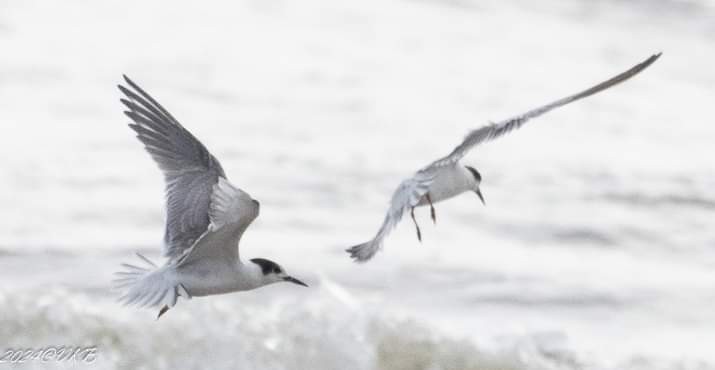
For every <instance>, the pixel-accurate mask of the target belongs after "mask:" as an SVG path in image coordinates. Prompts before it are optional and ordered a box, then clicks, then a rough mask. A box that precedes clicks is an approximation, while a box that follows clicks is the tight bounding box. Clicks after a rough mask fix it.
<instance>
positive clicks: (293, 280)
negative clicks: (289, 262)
mask: <svg viewBox="0 0 715 370" xmlns="http://www.w3.org/2000/svg"><path fill="white" fill-rule="evenodd" d="M283 281H288V282H291V283H293V284H298V285H302V286H304V287H307V286H308V284H306V283H304V282H302V281H300V280H298V279H296V278H294V277H292V276H286V277H284V278H283Z"/></svg>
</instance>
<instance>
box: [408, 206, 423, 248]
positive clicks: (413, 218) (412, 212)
mask: <svg viewBox="0 0 715 370" xmlns="http://www.w3.org/2000/svg"><path fill="white" fill-rule="evenodd" d="M410 216H412V222H414V223H415V229H417V240H419V241H420V243H422V232H420V225H418V224H417V219H415V207H412V209H410Z"/></svg>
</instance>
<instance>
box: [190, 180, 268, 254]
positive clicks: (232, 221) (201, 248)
mask: <svg viewBox="0 0 715 370" xmlns="http://www.w3.org/2000/svg"><path fill="white" fill-rule="evenodd" d="M259 208H260V207H259V205H258V202H257V201H255V200H253V198H251V196H250V195H248V193H246V192H245V191H243V190H241V189H239V188H237V187H235V186H233V185H232V184H231V183H230V182H229V181H228V180H226V179H225V178H223V177H219V179H218V182H217V183H216V184H215V185H214V186H213V191H212V194H211V204H210V207H209V220H210V223H209V226H208V228H207V230H206V232H205V233H204V234H203V235H202V236H201V237H200V238H199V240H198V241H197V242H196V243H194V245H193V246H192V247H191V248H190V249H188V250H187V252H186V253H185V257H184V258H181V259H180V260H179V261H178V263H179V264H185V263H188V262H191V261H194V260H198V259H201V258H212V259H221V260H230V261H233V262H234V263H236V262H238V261H239V252H238V242H239V240H240V239H241V236H242V235H243V232H244V231H246V229H247V228H248V226H249V225H251V223H252V222H253V220H255V219H256V217H258V212H259Z"/></svg>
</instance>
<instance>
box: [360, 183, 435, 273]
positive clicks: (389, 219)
mask: <svg viewBox="0 0 715 370" xmlns="http://www.w3.org/2000/svg"><path fill="white" fill-rule="evenodd" d="M435 174H436V173H435V172H434V171H421V172H417V173H416V174H415V175H414V176H413V177H411V178H409V179H407V180H404V181H402V182H401V183H400V185H399V186H398V187H397V189H395V192H394V193H393V194H392V200H391V201H390V208H389V209H388V210H387V214H386V215H385V219H384V221H383V222H382V226H380V230H378V232H377V234H375V237H374V238H372V239H371V240H369V241H367V242H365V243H362V244H358V245H356V246H353V247H350V248H348V249H347V252H348V253H350V257H351V258H353V259H354V260H355V261H356V262H366V261H367V260H369V259H371V258H372V257H373V256H375V254H376V253H377V252H378V251H379V250H380V249H381V248H382V242H383V240H384V239H385V237H387V235H388V234H389V233H390V232H391V231H392V230H393V229H394V228H395V226H397V224H398V223H399V222H400V220H402V216H403V215H404V213H405V211H407V210H408V209H410V208H412V207H415V206H417V204H418V203H419V202H420V199H422V197H423V196H424V195H425V194H427V192H428V191H429V187H430V185H431V184H432V182H433V181H434V178H435Z"/></svg>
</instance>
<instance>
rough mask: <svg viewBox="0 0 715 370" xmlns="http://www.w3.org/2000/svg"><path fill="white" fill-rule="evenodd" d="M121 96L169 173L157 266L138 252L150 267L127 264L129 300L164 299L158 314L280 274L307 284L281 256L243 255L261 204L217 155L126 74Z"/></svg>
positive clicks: (124, 277) (124, 282) (124, 286)
mask: <svg viewBox="0 0 715 370" xmlns="http://www.w3.org/2000/svg"><path fill="white" fill-rule="evenodd" d="M124 80H125V81H126V83H127V84H128V85H129V87H130V88H126V87H124V86H121V85H119V86H118V87H119V90H120V91H121V92H122V93H123V94H124V95H125V96H126V99H121V102H122V103H123V104H124V105H125V106H126V107H127V108H128V110H127V111H125V112H124V114H126V115H127V116H128V117H129V118H130V119H131V120H132V121H133V122H134V123H132V124H130V125H129V127H131V128H132V129H133V130H134V131H135V132H136V134H137V138H139V140H140V141H141V142H142V143H143V144H144V147H145V149H146V150H147V152H149V154H151V156H152V157H153V158H154V161H156V163H157V164H158V165H159V168H160V169H161V170H162V172H163V173H164V180H165V182H166V227H165V232H164V255H165V256H166V257H168V260H167V262H166V264H164V265H163V266H161V267H159V266H157V265H155V264H154V263H153V262H151V261H150V260H149V259H147V258H146V257H144V256H142V255H141V254H138V253H137V255H138V256H139V257H140V258H141V259H142V260H144V262H146V263H147V264H149V267H148V268H146V267H139V266H136V265H130V264H122V266H123V267H124V268H125V269H126V270H125V271H120V272H117V273H115V274H116V275H117V276H118V278H117V279H116V280H114V284H115V287H116V288H118V289H119V290H122V291H124V294H123V295H122V297H121V298H120V301H122V302H123V303H124V304H126V305H131V304H136V305H138V306H142V307H147V306H148V307H160V306H161V309H160V310H159V315H158V316H157V319H158V318H159V317H161V315H163V314H164V313H165V312H166V311H167V310H168V309H169V308H171V307H174V305H175V304H176V301H177V299H178V297H180V296H181V297H184V298H185V299H191V297H199V296H207V295H214V294H224V293H231V292H238V291H243V290H251V289H256V288H260V287H262V286H265V285H268V284H273V283H277V282H290V283H294V284H298V285H302V286H306V287H307V286H308V285H306V284H305V283H303V282H302V281H300V280H298V279H296V278H294V277H292V276H290V275H288V274H287V273H286V271H285V270H284V269H283V268H282V267H281V266H279V265H278V264H277V263H275V262H273V261H270V260H267V259H264V258H254V259H252V260H250V262H248V263H243V262H242V261H241V259H240V258H239V253H238V243H239V241H240V239H241V236H242V235H243V233H244V231H246V229H247V228H248V226H249V225H250V224H251V222H253V220H255V219H256V217H258V212H259V208H260V204H259V203H258V201H256V200H254V199H253V198H251V196H250V195H248V193H246V192H245V191H243V190H241V189H239V188H237V187H235V186H234V185H232V184H231V183H230V182H229V181H228V180H227V179H226V174H225V173H224V171H223V169H222V168H221V164H219V162H218V160H217V159H216V158H215V157H214V156H213V155H211V153H209V151H208V150H207V149H206V147H204V145H203V144H201V142H200V141H199V140H198V139H196V137H194V136H193V135H192V134H191V133H190V132H189V131H188V130H186V129H185V128H184V127H183V126H182V125H181V124H179V122H178V121H177V120H176V119H174V117H172V116H171V114H169V112H168V111H167V110H166V109H164V108H163V107H162V106H161V105H159V103H157V102H156V100H154V99H153V98H152V97H151V96H149V94H147V93H146V92H144V90H142V89H141V88H140V87H139V86H137V85H136V84H135V83H134V82H132V80H130V79H129V78H128V77H126V76H124Z"/></svg>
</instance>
